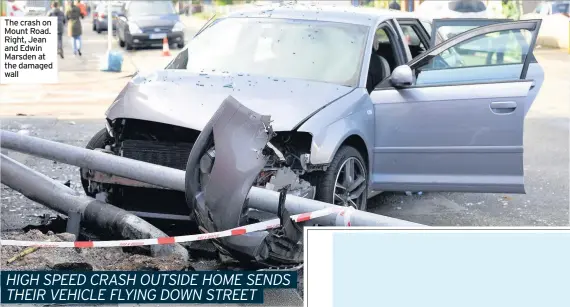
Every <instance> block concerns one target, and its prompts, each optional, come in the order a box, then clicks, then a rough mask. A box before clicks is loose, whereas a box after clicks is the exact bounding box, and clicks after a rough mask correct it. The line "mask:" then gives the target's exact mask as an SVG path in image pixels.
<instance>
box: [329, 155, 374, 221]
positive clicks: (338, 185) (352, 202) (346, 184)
mask: <svg viewBox="0 0 570 307" xmlns="http://www.w3.org/2000/svg"><path fill="white" fill-rule="evenodd" d="M366 181H367V180H366V168H365V167H364V165H363V164H362V162H361V161H360V160H358V159H357V158H355V157H350V158H348V159H346V160H345V161H344V162H343V163H342V165H341V166H340V168H339V170H338V173H337V175H336V179H335V188H334V190H333V200H334V204H335V205H338V206H345V207H353V208H354V209H359V210H361V209H362V208H363V207H364V204H365V202H366V193H364V191H365V190H366V188H367V187H366V186H367V182H366Z"/></svg>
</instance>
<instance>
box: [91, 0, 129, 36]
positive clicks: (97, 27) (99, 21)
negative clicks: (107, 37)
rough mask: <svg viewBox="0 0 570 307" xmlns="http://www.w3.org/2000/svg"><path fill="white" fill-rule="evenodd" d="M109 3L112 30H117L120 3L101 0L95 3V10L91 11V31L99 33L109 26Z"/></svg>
mask: <svg viewBox="0 0 570 307" xmlns="http://www.w3.org/2000/svg"><path fill="white" fill-rule="evenodd" d="M109 5H111V14H112V23H113V31H115V30H117V16H118V14H119V12H120V11H121V9H122V5H121V4H120V3H117V4H115V3H108V2H101V3H99V4H98V5H97V7H96V8H95V10H94V11H93V14H92V16H93V31H96V32H97V33H101V32H103V31H107V30H108V27H109V23H108V22H109V20H108V18H109V16H108V14H109V9H108V8H109Z"/></svg>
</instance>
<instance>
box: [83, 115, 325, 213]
mask: <svg viewBox="0 0 570 307" xmlns="http://www.w3.org/2000/svg"><path fill="white" fill-rule="evenodd" d="M107 131H108V132H109V135H110V136H111V137H110V139H109V140H108V141H107V142H106V144H105V148H97V149H96V150H102V151H105V152H107V153H110V154H115V155H119V156H123V157H126V158H131V159H135V160H140V161H145V162H149V163H153V164H158V165H162V166H167V167H171V168H176V169H181V170H184V169H185V168H186V163H187V161H188V155H189V154H190V151H191V149H192V146H193V144H194V141H195V140H196V138H197V137H198V135H199V134H200V132H199V131H196V130H193V129H188V128H183V127H178V126H173V125H168V124H163V123H155V122H148V121H142V120H136V119H120V120H116V121H114V122H112V123H108V126H107ZM310 146H311V135H310V134H309V133H304V132H289V131H287V132H272V138H271V142H269V143H268V144H267V146H266V147H265V149H264V151H263V155H264V156H267V157H268V159H267V163H266V165H265V167H264V168H263V169H262V171H261V172H260V173H259V176H258V177H257V178H256V180H255V181H254V183H253V186H256V187H262V188H266V189H270V190H273V191H280V190H282V189H284V188H286V190H287V193H288V194H293V195H296V196H299V197H305V198H310V199H314V198H315V191H316V189H315V186H314V185H311V183H310V182H309V178H308V175H307V174H308V173H310V172H311V171H314V170H319V168H315V167H311V165H309V164H308V161H309V151H310ZM214 160H215V149H214V148H210V150H208V151H207V153H205V154H204V156H203V157H202V160H201V161H200V163H201V168H202V169H203V170H204V171H207V168H208V165H210V167H211V165H212V164H213V163H214ZM82 177H83V179H84V180H87V181H88V185H89V186H88V190H89V191H90V192H91V194H92V195H96V194H100V193H104V195H106V197H107V198H106V200H107V201H108V202H110V203H113V204H115V205H118V206H121V207H123V208H125V207H126V209H131V210H135V211H140V210H143V211H151V212H152V211H156V209H153V208H134V207H132V206H133V204H135V203H140V202H138V201H137V200H138V199H139V198H144V199H153V200H154V201H153V202H155V203H156V202H159V201H160V199H164V197H166V196H167V197H169V199H171V197H174V198H175V199H179V200H180V202H183V193H180V192H176V191H167V190H164V189H162V188H159V187H155V186H152V185H149V184H146V183H142V182H136V181H133V180H130V179H126V178H120V177H116V176H108V175H106V174H101V173H97V172H93V171H90V170H82ZM204 180H207V179H204ZM180 207H183V208H180ZM186 208H187V207H186V206H178V205H171V204H164V207H163V206H162V205H161V210H160V211H161V212H162V213H170V214H187V213H188V212H187V209H186ZM256 216H259V215H258V214H255V213H254V214H251V217H252V218H253V219H256V220H259V219H258V218H255V217H256ZM262 216H263V215H262ZM261 219H262V218H261Z"/></svg>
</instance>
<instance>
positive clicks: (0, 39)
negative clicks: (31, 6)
mask: <svg viewBox="0 0 570 307" xmlns="http://www.w3.org/2000/svg"><path fill="white" fill-rule="evenodd" d="M57 55H58V53H57V17H35V16H33V17H32V16H29V17H0V84H44V83H57V82H58V67H57V65H58V62H57Z"/></svg>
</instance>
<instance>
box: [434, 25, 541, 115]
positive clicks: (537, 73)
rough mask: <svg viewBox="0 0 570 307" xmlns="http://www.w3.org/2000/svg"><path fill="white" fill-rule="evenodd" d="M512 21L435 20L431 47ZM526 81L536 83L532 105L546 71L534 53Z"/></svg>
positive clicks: (532, 92) (530, 96) (532, 90)
mask: <svg viewBox="0 0 570 307" xmlns="http://www.w3.org/2000/svg"><path fill="white" fill-rule="evenodd" d="M512 21H513V20H512V19H486V18H447V19H434V20H433V24H432V27H431V35H430V40H431V41H430V46H435V45H437V44H439V43H441V42H443V41H444V40H448V39H450V38H452V37H454V36H456V35H458V34H461V33H463V32H466V31H469V30H472V29H475V28H478V27H483V26H488V25H493V24H498V23H505V22H512ZM527 34H528V33H527ZM527 38H528V37H527ZM452 51H455V50H452ZM483 52H484V51H483ZM454 56H456V57H460V55H457V54H456V55H454ZM489 56H492V54H490V55H489ZM526 79H527V80H533V81H534V85H533V86H532V87H531V89H530V93H529V98H532V99H529V102H530V103H532V101H534V99H535V98H536V96H537V95H538V90H539V89H540V87H541V86H542V82H543V81H544V71H543V70H542V68H541V67H540V65H539V64H538V61H537V60H536V58H535V57H534V55H533V54H532V53H530V62H529V67H528V71H527V75H526ZM529 109H530V104H529V105H527V106H525V115H526V113H527V112H528V110H529Z"/></svg>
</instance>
